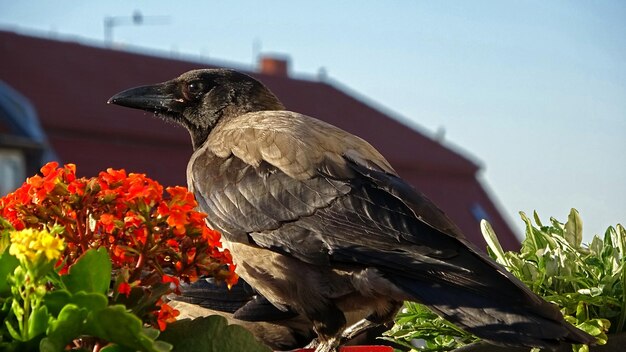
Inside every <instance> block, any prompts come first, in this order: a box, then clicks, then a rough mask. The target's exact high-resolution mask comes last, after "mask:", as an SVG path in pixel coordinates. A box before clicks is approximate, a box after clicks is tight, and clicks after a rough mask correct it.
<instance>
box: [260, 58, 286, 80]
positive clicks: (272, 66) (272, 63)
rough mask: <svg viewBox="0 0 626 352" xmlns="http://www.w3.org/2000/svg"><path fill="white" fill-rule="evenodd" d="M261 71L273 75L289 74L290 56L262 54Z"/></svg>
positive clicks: (284, 75)
mask: <svg viewBox="0 0 626 352" xmlns="http://www.w3.org/2000/svg"><path fill="white" fill-rule="evenodd" d="M259 73H262V74H264V75H272V76H281V77H287V76H289V58H288V57H287V56H261V58H260V60H259Z"/></svg>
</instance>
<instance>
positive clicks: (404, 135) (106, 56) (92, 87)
mask: <svg viewBox="0 0 626 352" xmlns="http://www.w3.org/2000/svg"><path fill="white" fill-rule="evenodd" d="M0 57H2V65H0V79H2V80H3V81H5V82H6V83H8V84H9V85H11V86H12V87H13V88H15V89H16V90H18V91H19V92H21V93H22V94H23V95H25V96H26V97H28V98H29V99H30V100H31V101H32V103H33V104H34V105H35V107H36V109H37V111H38V114H39V118H40V120H41V123H42V126H43V127H44V129H45V131H46V133H47V134H48V138H49V140H50V142H51V144H52V145H53V147H54V148H55V150H56V152H57V153H58V155H59V156H60V157H61V158H63V160H62V161H64V162H72V163H76V164H77V166H78V172H79V174H82V175H85V176H90V175H94V174H96V173H97V172H98V171H100V170H103V169H106V168H107V167H114V168H125V169H126V170H128V171H129V172H142V173H147V174H148V175H149V176H151V177H153V178H155V179H157V180H159V181H160V182H162V183H163V184H165V185H174V184H185V182H186V180H185V168H186V163H187V160H188V158H189V156H190V154H191V144H190V140H189V136H188V135H187V133H186V132H185V131H184V130H183V129H182V128H179V127H177V126H174V125H171V124H166V123H163V122H162V121H159V120H158V119H156V118H154V117H153V116H151V115H150V114H148V113H141V112H138V111H135V110H130V109H123V108H120V107H117V106H110V105H107V104H106V101H107V99H108V98H109V97H110V96H111V95H113V94H114V93H116V92H118V91H120V90H123V89H126V88H129V87H132V86H136V85H141V84H149V83H155V82H158V81H165V80H168V79H171V78H172V77H175V76H178V75H179V74H181V73H183V72H185V71H188V70H191V69H196V68H206V67H215V66H212V65H210V64H206V63H199V62H192V61H183V60H172V59H168V58H163V57H156V56H149V55H144V54H137V53H131V52H128V51H121V50H110V49H104V48H98V47H92V46H87V45H83V44H78V43H74V42H63V41H57V40H49V39H41V38H36V37H30V36H24V35H19V34H15V33H11V32H3V31H0ZM248 73H249V74H250V75H252V76H255V77H256V78H257V79H259V80H261V81H262V82H263V83H265V84H266V85H267V86H268V87H269V88H270V89H271V90H272V91H273V92H274V93H275V94H276V95H277V96H278V97H279V98H280V99H281V101H282V102H283V103H284V104H285V105H286V106H287V108H288V109H289V110H293V111H297V112H300V113H303V114H306V115H309V116H314V117H317V118H319V119H322V120H325V121H327V122H330V123H332V124H334V125H336V126H338V127H341V128H343V129H345V130H347V131H350V132H352V133H354V134H356V135H358V136H360V137H362V138H364V139H365V140H367V141H369V142H370V143H371V144H372V145H374V146H375V147H376V148H377V149H379V150H380V151H381V153H382V154H383V155H385V156H386V157H387V158H388V159H389V161H390V162H391V164H392V165H393V166H394V167H395V168H396V170H397V171H398V173H399V174H400V175H401V176H403V177H404V178H405V179H406V180H408V181H409V182H411V183H412V184H413V185H415V186H416V187H417V188H418V189H420V190H421V191H422V192H423V193H425V194H426V195H428V196H429V197H430V198H431V199H432V200H433V201H434V202H435V203H436V204H438V205H439V206H440V207H441V208H442V209H443V210H444V211H445V212H446V213H448V215H449V216H450V217H451V218H452V219H453V220H454V221H455V222H456V223H457V224H458V225H459V227H461V229H462V230H463V231H464V232H465V234H466V235H467V236H468V238H470V239H471V240H472V241H473V242H475V243H477V244H478V245H479V247H480V248H484V242H483V240H482V237H481V235H480V230H479V224H478V221H477V220H476V218H475V216H474V215H473V214H472V209H474V211H476V209H479V210H480V211H481V212H483V213H486V214H487V216H488V217H489V219H490V221H491V223H492V225H493V227H494V229H495V230H496V232H497V233H498V235H499V237H501V240H502V242H503V245H504V246H505V247H507V248H511V249H513V248H516V247H518V246H519V242H518V240H517V239H516V238H515V236H514V235H513V233H512V231H511V229H510V227H509V226H508V225H507V224H506V222H505V221H504V220H503V218H502V216H501V214H500V213H499V211H498V209H497V208H496V206H495V205H494V204H493V202H492V201H491V200H490V198H489V195H488V194H487V193H486V192H485V190H484V189H483V187H482V186H481V184H480V183H479V182H478V180H477V179H476V173H477V171H479V167H478V166H477V165H476V164H475V163H474V162H472V161H470V160H468V159H467V158H466V157H464V156H462V155H460V154H459V153H457V152H455V151H453V150H451V149H449V148H446V147H444V146H442V145H441V144H439V143H438V142H436V141H434V140H432V139H430V138H428V137H426V136H425V135H423V134H421V133H419V132H418V131H416V130H415V129H412V128H410V127H407V126H406V125H404V124H402V123H401V122H399V121H398V120H396V119H394V118H391V117H389V116H388V115H386V114H385V113H383V112H381V111H380V110H379V109H377V108H375V107H373V106H372V104H368V103H366V102H364V101H363V99H357V98H355V97H354V96H353V95H351V94H348V93H346V91H347V90H346V89H342V88H338V87H339V85H338V84H337V83H330V84H329V83H324V82H317V81H312V80H306V79H294V78H292V77H289V76H284V75H267V74H260V73H256V72H248ZM142 115H143V116H142Z"/></svg>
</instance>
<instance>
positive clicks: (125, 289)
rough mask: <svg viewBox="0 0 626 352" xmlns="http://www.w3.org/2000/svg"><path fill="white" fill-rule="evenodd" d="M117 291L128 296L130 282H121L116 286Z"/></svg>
mask: <svg viewBox="0 0 626 352" xmlns="http://www.w3.org/2000/svg"><path fill="white" fill-rule="evenodd" d="M117 292H119V293H120V294H123V295H126V297H128V296H130V284H129V283H128V282H122V283H121V284H120V285H119V286H118V288H117Z"/></svg>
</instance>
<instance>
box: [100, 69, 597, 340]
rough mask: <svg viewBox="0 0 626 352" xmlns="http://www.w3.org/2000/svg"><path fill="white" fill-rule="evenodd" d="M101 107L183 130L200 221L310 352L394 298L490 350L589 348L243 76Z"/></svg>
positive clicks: (452, 228)
mask: <svg viewBox="0 0 626 352" xmlns="http://www.w3.org/2000/svg"><path fill="white" fill-rule="evenodd" d="M108 103H109V104H116V105H119V106H123V107H128V108H134V109H140V110H143V111H147V112H151V113H154V114H155V115H156V116H158V117H160V118H162V119H164V120H166V121H171V122H172V121H173V122H175V123H177V124H180V125H182V126H183V127H185V128H186V129H187V130H188V131H189V134H190V137H191V143H192V146H193V153H192V154H191V157H190V160H189V163H188V166H187V171H186V175H187V183H188V187H189V190H190V191H191V192H193V194H194V195H195V197H196V200H197V202H198V205H199V208H200V209H201V210H202V211H203V212H205V213H206V214H207V218H206V221H207V225H208V226H209V227H210V228H212V229H214V230H218V231H220V232H221V233H222V236H223V242H224V247H225V248H228V249H229V250H230V252H231V254H232V257H233V261H234V262H235V264H236V265H237V269H236V272H237V274H238V275H240V277H242V278H243V279H245V280H246V281H247V282H248V283H249V284H250V285H251V286H252V287H253V288H254V289H255V290H256V291H258V292H259V293H260V294H261V295H262V296H264V297H266V298H267V300H268V301H269V302H271V304H272V305H273V306H274V307H276V308H277V309H279V310H281V311H294V312H297V313H298V314H300V315H302V316H304V317H306V318H307V319H308V320H310V322H311V323H312V326H313V330H314V331H315V333H316V335H317V345H316V349H315V350H316V352H328V351H335V350H336V349H337V347H338V346H339V345H340V344H341V343H342V341H344V339H345V338H349V337H350V336H353V335H354V334H357V333H358V332H360V331H362V330H364V329H366V328H370V327H372V326H376V325H380V324H384V323H388V322H390V321H392V320H393V318H394V316H395V315H396V313H397V312H398V311H399V309H400V308H401V307H402V304H403V302H404V301H415V302H419V303H422V304H425V305H426V306H428V307H430V308H431V309H432V310H433V311H434V312H436V313H438V314H439V315H441V316H442V317H444V318H445V319H447V320H448V321H450V322H451V323H453V324H455V325H457V326H459V327H460V328H462V329H464V330H466V331H467V332H470V333H472V334H474V335H476V336H478V337H480V338H482V339H483V340H485V341H487V342H490V343H493V344H496V345H503V346H522V347H539V348H555V347H557V346H559V345H561V344H567V343H569V344H572V343H575V344H593V343H594V341H595V339H594V338H593V337H592V336H590V335H589V334H587V333H585V332H583V331H581V330H579V329H577V328H575V327H574V326H572V325H570V324H569V323H567V322H565V320H564V319H563V316H562V315H561V313H560V312H559V310H558V309H557V308H556V306H554V305H553V304H551V303H548V302H547V301H545V300H543V299H542V298H541V297H539V296H538V295H537V294H535V293H533V292H532V291H531V290H530V289H529V288H527V287H526V286H525V285H524V284H523V283H522V282H521V281H520V280H519V279H517V278H516V277H514V276H513V275H512V274H510V273H509V272H507V271H506V270H505V269H504V268H503V267H502V266H500V265H499V264H497V263H496V262H495V261H493V260H492V259H491V258H489V257H488V256H487V255H486V254H485V253H483V252H482V251H480V250H478V249H477V248H476V247H475V246H474V245H473V244H472V243H470V242H469V241H468V240H467V239H466V237H465V236H464V235H463V234H462V232H461V230H460V229H459V228H458V227H457V226H456V225H455V224H454V223H453V222H452V221H451V220H450V219H449V218H448V217H447V215H446V214H445V213H444V212H443V211H442V210H440V209H439V208H438V207H437V206H436V205H435V204H434V203H433V202H432V201H430V200H429V199H428V198H427V197H426V196H425V195H424V194H422V193H421V192H420V191H418V190H417V189H416V188H414V187H413V186H412V185H410V184H409V183H408V182H406V181H405V180H403V179H402V178H401V177H400V176H399V175H398V174H397V172H396V171H395V170H394V169H393V167H392V166H391V164H390V163H389V162H388V161H387V160H386V159H385V157H383V156H382V155H381V153H380V152H379V151H377V150H376V149H375V148H374V147H372V146H371V145H370V144H369V143H368V142H366V141H365V140H363V139H361V138H360V137H357V136H355V135H353V134H351V133H349V132H346V131H344V130H342V129H340V128H338V127H335V126H333V125H331V124H329V123H326V122H324V121H321V120H319V119H316V118H314V117H310V116H306V115H303V114H300V113H297V112H293V111H289V110H287V109H286V108H285V106H284V105H283V104H282V103H281V102H280V100H279V99H278V97H277V96H276V95H275V94H273V93H272V92H271V91H270V90H269V89H268V88H267V87H266V86H265V85H264V84H263V83H261V82H260V81H258V80H256V79H254V78H252V77H251V76H249V75H246V74H244V73H241V72H238V71H235V70H230V69H224V68H212V69H197V70H192V71H189V72H186V73H183V74H181V75H180V76H178V77H176V78H173V79H171V80H168V81H165V82H162V83H157V84H149V85H143V86H139V87H135V88H130V89H126V90H124V91H121V92H119V93H117V94H115V95H114V96H112V97H111V98H110V99H109V100H108ZM319 103H320V104H323V103H324V102H323V101H321V102H319ZM351 317H352V318H351ZM354 317H357V318H356V321H353V320H354Z"/></svg>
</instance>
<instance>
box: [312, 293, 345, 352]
mask: <svg viewBox="0 0 626 352" xmlns="http://www.w3.org/2000/svg"><path fill="white" fill-rule="evenodd" d="M309 319H310V320H311V321H313V330H315V332H316V333H317V339H316V340H318V341H319V344H318V345H317V346H316V347H315V352H334V351H336V350H337V347H339V344H340V343H341V331H343V329H344V327H345V326H346V317H345V316H344V315H343V312H342V311H341V310H340V309H339V308H337V306H335V305H334V304H329V305H327V306H325V307H324V309H323V311H315V312H312V313H311V314H310V316H309Z"/></svg>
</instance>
